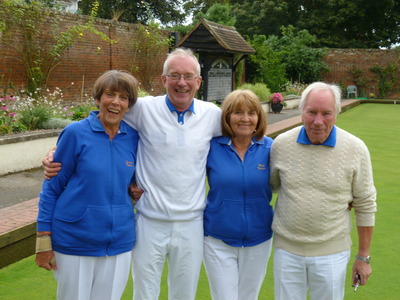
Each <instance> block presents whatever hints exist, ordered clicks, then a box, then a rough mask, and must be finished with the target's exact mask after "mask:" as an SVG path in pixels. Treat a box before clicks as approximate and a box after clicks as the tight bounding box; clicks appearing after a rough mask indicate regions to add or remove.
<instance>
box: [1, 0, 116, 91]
mask: <svg viewBox="0 0 400 300" xmlns="http://www.w3.org/2000/svg"><path fill="white" fill-rule="evenodd" d="M97 10H98V3H97V2H96V3H95V5H94V6H93V10H92V15H91V16H90V18H89V19H88V21H87V22H86V23H83V24H77V25H74V26H70V27H69V28H66V29H63V28H62V26H61V24H60V23H61V14H60V13H57V12H56V11H55V10H51V9H48V8H46V7H45V6H44V4H43V2H40V1H29V3H25V2H24V1H18V0H17V1H16V0H2V1H0V43H1V44H2V45H1V46H2V47H4V49H7V54H6V55H7V58H9V59H15V60H18V61H20V62H21V63H22V65H23V66H24V67H25V69H26V74H27V77H28V83H27V86H26V87H25V89H26V91H27V92H28V93H29V94H31V95H38V93H37V90H40V89H41V88H43V87H45V86H46V85H47V81H48V78H49V76H50V74H51V72H52V71H53V70H54V68H55V67H56V66H57V65H58V64H59V63H60V62H61V61H62V58H63V54H64V52H65V50H66V49H67V48H68V47H71V46H72V45H73V44H74V43H75V42H76V41H78V40H79V39H81V38H84V35H85V32H91V33H94V34H96V35H97V36H99V37H100V38H101V39H103V40H106V41H108V42H110V43H114V42H115V41H113V40H111V39H109V38H108V36H106V35H105V34H104V33H102V32H100V31H98V30H96V28H95V27H94V19H95V17H96V13H97ZM49 19H51V20H52V22H48V20H49ZM15 35H17V36H20V37H21V38H20V39H18V40H20V41H21V42H20V43H15V42H14V41H15V40H17V39H15ZM4 52H5V51H4Z"/></svg>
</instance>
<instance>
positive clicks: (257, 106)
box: [221, 90, 267, 141]
mask: <svg viewBox="0 0 400 300" xmlns="http://www.w3.org/2000/svg"><path fill="white" fill-rule="evenodd" d="M242 107H247V108H249V109H250V110H254V111H255V112H256V114H257V116H258V123H257V126H256V130H255V132H254V133H253V136H254V137H256V140H257V141H259V140H261V139H262V138H263V136H264V135H265V132H266V131H267V115H266V114H265V112H264V110H263V108H262V106H261V103H260V100H259V99H258V97H257V95H256V94H254V92H252V91H250V90H235V91H233V92H231V93H230V94H228V96H226V97H225V100H224V102H223V103H222V106H221V109H222V116H221V126H222V128H221V130H222V134H223V135H224V136H227V137H233V136H234V135H235V134H234V133H233V130H232V127H231V125H230V116H231V114H232V113H233V112H234V111H236V110H238V109H240V108H242Z"/></svg>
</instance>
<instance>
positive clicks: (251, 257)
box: [204, 237, 271, 300]
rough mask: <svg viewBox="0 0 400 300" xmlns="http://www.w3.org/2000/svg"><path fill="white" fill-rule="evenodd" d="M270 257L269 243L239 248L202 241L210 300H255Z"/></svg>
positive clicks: (210, 238) (219, 242) (211, 240)
mask: <svg viewBox="0 0 400 300" xmlns="http://www.w3.org/2000/svg"><path fill="white" fill-rule="evenodd" d="M270 254H271V240H268V241H266V242H264V243H261V244H259V245H256V246H252V247H244V248H241V247H231V246H229V245H227V244H225V243H224V242H222V241H221V240H218V239H215V238H213V237H205V238H204V265H205V268H206V272H207V277H208V281H209V285H210V290H211V296H212V299H213V300H236V299H239V300H240V299H246V300H252V299H255V300H256V299H258V293H259V290H260V288H261V285H262V282H263V280H264V277H265V273H266V270H267V265H268V259H269V256H270Z"/></svg>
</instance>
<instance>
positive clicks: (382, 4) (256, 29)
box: [229, 0, 400, 48]
mask: <svg viewBox="0 0 400 300" xmlns="http://www.w3.org/2000/svg"><path fill="white" fill-rule="evenodd" d="M229 3H231V4H232V5H233V7H234V9H233V13H234V15H235V16H236V18H237V20H238V21H237V28H238V31H239V32H240V33H241V34H242V35H248V36H251V35H252V34H260V35H266V36H269V35H271V34H274V35H276V36H281V32H280V28H281V26H285V27H287V26H289V25H292V26H293V27H294V28H297V29H299V30H302V29H306V30H307V31H308V32H309V33H310V34H312V35H315V36H316V37H317V42H316V44H315V46H317V47H330V48H379V47H388V48H390V47H391V45H393V44H396V43H399V42H400V0H380V1H376V0H352V1H345V0H290V1H282V0H267V1H263V0H256V1H252V0H240V1H232V0H231V1H229Z"/></svg>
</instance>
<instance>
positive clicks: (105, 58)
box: [0, 13, 168, 101]
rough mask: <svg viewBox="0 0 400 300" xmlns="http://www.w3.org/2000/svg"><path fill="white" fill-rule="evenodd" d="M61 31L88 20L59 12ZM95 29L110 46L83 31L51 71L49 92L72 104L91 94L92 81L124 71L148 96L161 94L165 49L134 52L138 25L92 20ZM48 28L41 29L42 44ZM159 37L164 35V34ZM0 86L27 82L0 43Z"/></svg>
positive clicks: (12, 53)
mask: <svg viewBox="0 0 400 300" xmlns="http://www.w3.org/2000/svg"><path fill="white" fill-rule="evenodd" d="M61 17H62V20H61V23H60V27H61V28H66V27H69V26H72V25H76V24H77V23H82V22H85V21H88V18H87V17H86V16H81V15H74V14H69V13H61ZM94 26H95V28H96V29H97V30H99V31H101V32H103V33H104V34H106V35H107V36H108V37H109V38H110V39H112V40H115V41H117V43H115V44H111V43H109V42H107V41H104V40H102V39H101V38H100V37H99V36H98V35H95V34H93V33H90V32H85V33H84V35H83V36H82V38H81V39H80V40H78V41H77V42H76V43H75V44H74V45H73V46H71V47H70V48H68V49H66V51H65V52H64V53H63V59H62V61H61V62H60V63H59V64H58V65H57V66H56V67H55V69H54V70H53V71H52V72H51V74H50V77H49V80H48V83H47V88H48V89H49V90H50V91H53V90H54V89H55V88H56V87H59V88H61V90H62V91H63V92H64V95H65V97H64V98H65V100H67V101H75V100H77V99H80V97H81V94H83V95H84V94H89V95H90V94H91V88H92V86H93V83H94V81H95V80H96V78H97V77H98V76H99V75H100V74H101V73H103V72H104V71H106V70H110V69H125V70H129V71H130V72H132V73H133V75H134V76H135V77H136V78H137V79H138V81H139V82H140V83H141V87H142V88H143V89H145V90H146V91H148V92H150V93H151V94H160V93H164V92H165V90H164V87H163V86H162V84H161V81H160V75H161V73H162V67H163V62H164V60H165V57H166V55H167V53H168V47H163V48H162V50H160V51H161V53H154V51H155V50H154V49H152V51H153V53H152V54H149V53H134V51H133V46H132V45H133V42H134V41H136V40H137V36H136V32H137V30H138V28H139V27H140V26H143V25H140V24H128V23H122V22H115V21H110V20H104V19H96V21H95V25H94ZM47 30H49V26H48V25H47V26H45V27H44V29H43V42H44V43H45V42H46V34H47ZM162 34H165V36H168V32H167V31H162ZM21 42H22V41H21V39H20V38H19V37H18V34H15V35H14V36H13V43H21ZM144 62H146V63H147V64H151V65H152V70H153V72H152V74H151V75H150V74H148V72H145V70H146V69H147V68H148V66H147V65H146V64H144ZM0 75H1V77H0V87H4V86H5V84H6V83H7V82H11V83H12V84H13V85H14V86H16V87H17V88H18V89H21V88H23V87H24V86H25V85H26V83H27V75H26V70H25V68H24V66H23V65H22V63H21V62H19V61H18V60H17V59H15V51H13V49H12V47H9V46H6V45H2V44H1V43H0Z"/></svg>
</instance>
